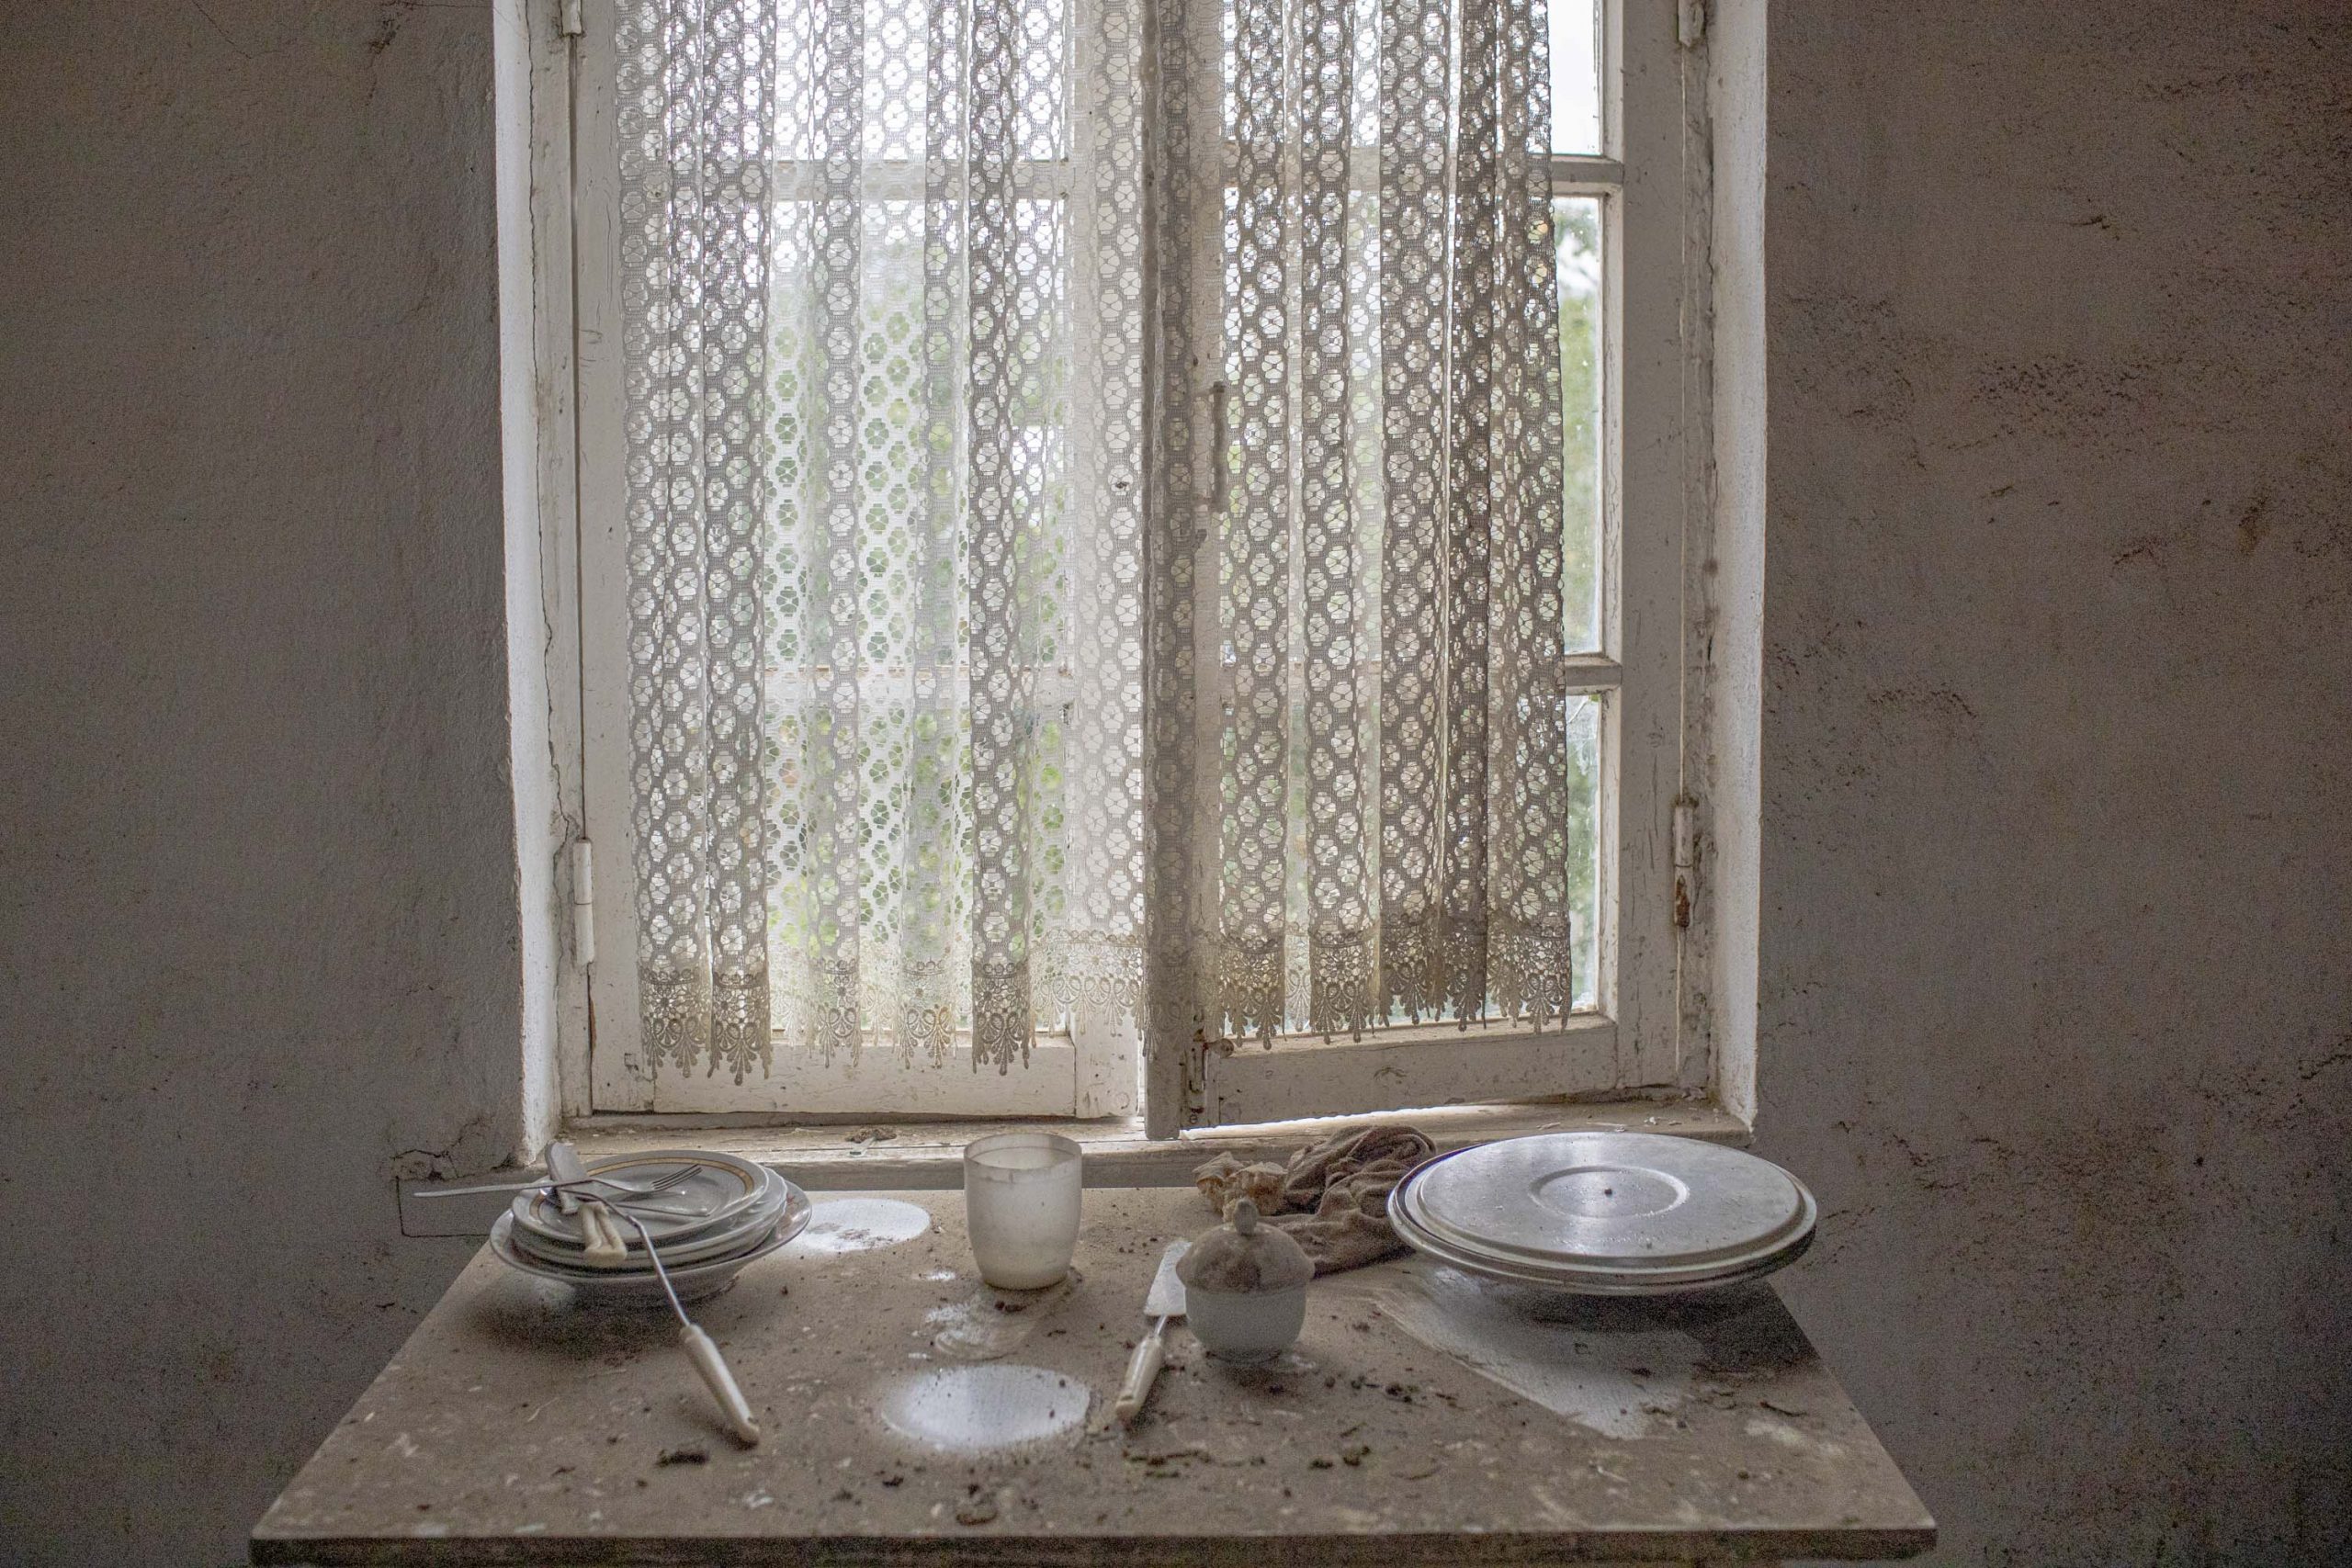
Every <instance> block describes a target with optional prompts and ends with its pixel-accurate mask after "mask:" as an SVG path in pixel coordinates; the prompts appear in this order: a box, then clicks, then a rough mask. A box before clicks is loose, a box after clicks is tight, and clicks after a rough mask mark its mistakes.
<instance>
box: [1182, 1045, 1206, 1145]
mask: <svg viewBox="0 0 2352 1568" xmlns="http://www.w3.org/2000/svg"><path fill="white" fill-rule="evenodd" d="M1208 1055H1209V1037H1208V1036H1207V1035H1206V1034H1205V1033H1204V1032H1201V1031H1200V1030H1197V1029H1195V1030H1194V1031H1193V1038H1192V1039H1191V1040H1190V1041H1188V1042H1186V1043H1185V1046H1184V1114H1183V1118H1182V1122H1180V1125H1182V1126H1186V1127H1197V1126H1199V1125H1200V1124H1201V1122H1202V1119H1203V1118H1204V1117H1205V1116H1206V1115H1207V1114H1208V1100H1209V1094H1208Z"/></svg>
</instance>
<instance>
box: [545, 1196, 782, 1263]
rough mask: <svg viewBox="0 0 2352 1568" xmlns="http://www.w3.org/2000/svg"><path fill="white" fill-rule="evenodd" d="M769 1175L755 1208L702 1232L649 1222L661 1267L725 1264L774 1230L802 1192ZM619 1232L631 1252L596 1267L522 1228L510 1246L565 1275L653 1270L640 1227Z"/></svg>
mask: <svg viewBox="0 0 2352 1568" xmlns="http://www.w3.org/2000/svg"><path fill="white" fill-rule="evenodd" d="M766 1175H767V1185H766V1188H765V1190H763V1191H762V1192H761V1194H760V1196H759V1197H758V1198H757V1199H756V1200H754V1201H753V1202H752V1205H751V1207H749V1208H747V1209H744V1210H741V1211H740V1212H739V1213H734V1214H731V1215H729V1216H728V1217H727V1218H725V1219H723V1220H721V1221H719V1222H718V1223H717V1224H711V1225H708V1226H706V1227H704V1228H703V1229H701V1230H697V1231H690V1232H687V1233H685V1234H684V1235H662V1232H661V1231H660V1230H659V1229H657V1228H655V1227H654V1226H653V1225H652V1224H651V1222H650V1219H649V1221H648V1224H647V1228H648V1229H649V1230H651V1231H652V1232H653V1242H654V1245H655V1246H656V1247H660V1248H661V1249H662V1262H664V1263H670V1264H680V1263H699V1262H701V1261H703V1260H705V1259H706V1258H723V1257H725V1256H726V1255H727V1254H729V1253H730V1252H741V1251H742V1250H743V1248H744V1247H747V1246H749V1245H751V1244H752V1242H753V1241H755V1240H757V1239H759V1238H762V1237H764V1236H765V1235H767V1234H768V1232H769V1231H771V1230H774V1229H775V1224H776V1221H777V1220H778V1219H779V1218H781V1217H782V1215H783V1213H784V1211H785V1208H786V1204H787V1203H789V1202H790V1201H791V1194H792V1193H793V1192H794V1191H795V1190H797V1189H795V1188H794V1187H793V1185H792V1183H790V1182H789V1181H786V1179H784V1178H783V1177H781V1176H778V1175H776V1174H775V1172H774V1171H769V1172H767V1173H766ZM620 1231H621V1238H622V1240H623V1241H624V1242H625V1243H626V1244H627V1247H628V1250H627V1253H626V1254H625V1255H624V1256H623V1257H622V1258H618V1259H616V1260H615V1261H612V1262H609V1263H603V1262H597V1261H594V1260H593V1259H591V1258H589V1257H588V1255H587V1252H586V1251H585V1249H584V1248H582V1247H580V1246H577V1245H575V1244H573V1243H571V1242H568V1241H553V1240H550V1239H548V1237H546V1236H544V1235H539V1234H538V1233H537V1231H534V1230H531V1229H528V1228H526V1226H524V1225H523V1224H519V1223H518V1224H516V1225H515V1228H514V1230H513V1232H512V1233H511V1235H510V1240H511V1241H512V1242H513V1244H514V1247H515V1251H517V1252H520V1253H523V1254H525V1255H526V1256H528V1257H532V1258H537V1259H539V1260H540V1261H541V1262H543V1263H552V1264H555V1265H557V1266H558V1267H560V1268H564V1269H587V1270H595V1271H605V1270H611V1269H644V1268H646V1267H648V1265H647V1263H646V1261H645V1247H644V1244H643V1243H642V1242H641V1241H640V1240H639V1236H638V1235H637V1227H636V1226H635V1225H632V1224H629V1223H628V1221H627V1220H623V1221H622V1222H621V1226H620Z"/></svg>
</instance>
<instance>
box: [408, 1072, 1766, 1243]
mask: <svg viewBox="0 0 2352 1568" xmlns="http://www.w3.org/2000/svg"><path fill="white" fill-rule="evenodd" d="M1374 1121H1407V1122H1411V1123H1412V1124H1413V1125H1414V1126H1416V1127H1419V1129H1420V1130H1421V1131H1422V1132H1424V1133H1426V1134H1429V1135H1430V1139H1431V1140H1433V1141H1434V1142H1435V1143H1436V1145H1437V1146H1438V1147H1439V1149H1440V1150H1445V1149H1455V1148H1460V1147H1461V1146H1463V1145H1464V1144H1480V1143H1491V1142H1492V1141H1494V1140H1495V1139H1497V1138H1510V1137H1516V1136H1518V1135H1519V1134H1524V1133H1562V1132H1581V1131H1589V1132H1596V1133H1624V1132H1630V1133H1668V1134H1674V1135H1676V1136H1678V1137H1684V1138H1703V1139H1705V1140H1706V1141H1707V1142H1709V1143H1713V1144H1731V1145H1746V1144H1747V1141H1748V1138H1749V1129H1748V1125H1747V1122H1743V1121H1741V1120H1740V1119H1739V1118H1738V1117H1736V1116H1735V1115H1733V1114H1732V1113H1731V1112H1729V1111H1724V1110H1723V1109H1722V1108H1721V1107H1719V1106H1717V1105H1716V1104H1714V1103H1713V1101H1711V1100H1596V1101H1590V1102H1582V1101H1579V1102H1557V1101H1555V1102H1554V1103H1551V1104H1547V1105H1456V1106H1448V1107H1445V1108H1443V1109H1441V1110H1435V1111H1390V1112H1386V1113H1385V1114H1382V1115H1363V1116H1334V1117H1323V1118H1318V1119H1317V1120H1315V1121H1309V1122H1264V1123H1261V1124H1259V1125H1256V1126H1249V1127H1204V1128H1202V1129H1199V1130H1198V1131H1195V1132H1192V1133H1188V1134H1184V1135H1183V1136H1182V1137H1177V1138H1160V1139H1152V1138H1147V1137H1145V1136H1144V1135H1143V1124H1142V1122H1140V1121H1137V1120H1135V1119H1131V1118H1120V1119H1116V1120H1106V1121H1101V1122H1061V1121H1046V1120H1044V1119H1037V1120H1035V1121H1029V1122H1019V1121H1012V1120H997V1121H988V1122H978V1121H964V1122H948V1121H899V1122H892V1121H889V1120H887V1119H883V1118H876V1119H875V1120H873V1121H870V1122H842V1121H834V1122H825V1123H821V1124H812V1123H810V1122H807V1121H805V1120H803V1121H798V1122H782V1121H779V1120H777V1119H775V1118H773V1117H771V1118H766V1119H765V1120H764V1124H761V1123H762V1119H760V1118H756V1117H752V1116H746V1115H741V1114H736V1115H724V1116H722V1115H696V1114H689V1113H683V1112H680V1113H671V1114H667V1115H605V1116H586V1117H577V1118H574V1119H573V1120H572V1121H571V1122H570V1123H569V1124H567V1125H566V1126H565V1128H564V1136H566V1137H568V1138H570V1139H571V1141H572V1142H573V1143H574V1144H576V1145H579V1148H580V1152H581V1154H582V1155H583V1156H586V1157H587V1158H589V1159H592V1160H593V1159H600V1158H605V1157H607V1156H613V1155H625V1154H642V1153H646V1152H649V1151H650V1150H654V1149H674V1148H679V1147H681V1146H684V1145H693V1146H694V1147H695V1148H701V1149H713V1150H717V1151H718V1152H719V1153H721V1154H731V1155H739V1156H742V1157H743V1158H745V1159H750V1160H757V1161H759V1162H761V1163H762V1164H765V1165H773V1166H776V1167H779V1168H782V1169H784V1170H785V1171H786V1172H787V1173H789V1174H790V1176H791V1177H792V1179H794V1180H795V1181H797V1182H798V1183H799V1184H800V1185H801V1186H802V1187H804V1188H806V1189H808V1190H811V1191H816V1192H827V1191H831V1192H840V1191H853V1190H861V1189H863V1190H874V1189H880V1188H891V1189H897V1190H901V1191H915V1190H932V1191H952V1190H956V1189H958V1188H960V1187H962V1186H963V1185H964V1170H963V1151H964V1145H966V1144H967V1143H970V1142H971V1141H972V1140H973V1139H974V1138H977V1137H979V1136H981V1135H983V1134H988V1133H998V1132H1002V1131H1003V1130H1004V1129H1005V1128H1007V1127H1010V1126H1046V1127H1051V1128H1052V1129H1054V1130H1055V1131H1057V1132H1059V1133H1062V1134H1067V1135H1068V1136H1069V1137H1072V1138H1075V1139H1077V1140H1078V1141H1079V1143H1080V1145H1083V1146H1084V1148H1085V1150H1086V1185H1088V1186H1089V1187H1182V1186H1184V1185H1186V1184H1187V1183H1189V1182H1190V1181H1191V1180H1192V1179H1193V1168H1194V1167H1196V1166H1199V1165H1201V1164H1202V1163H1204V1161H1207V1160H1210V1159H1213V1158H1215V1157H1216V1156H1218V1155H1222V1154H1229V1155H1233V1156H1238V1157H1239V1158H1241V1159H1244V1160H1250V1161H1256V1160H1274V1161H1277V1162H1279V1161H1281V1160H1283V1159H1285V1158H1287V1157H1288V1156H1290V1154H1291V1152H1292V1151H1293V1150H1295V1149H1297V1148H1299V1147H1300V1146H1302V1145H1305V1144H1306V1143H1308V1142H1310V1141H1311V1140H1313V1139H1315V1138H1316V1137H1318V1136H1320V1135H1321V1134H1324V1133H1326V1132H1328V1131H1329V1130H1331V1129H1332V1128H1335V1127H1341V1126H1349V1125H1355V1124H1361V1123H1363V1122H1374ZM746 1123H752V1124H749V1125H747V1124H746ZM853 1140H857V1141H853ZM510 1172H511V1168H510ZM497 1174H498V1173H496V1172H484V1173H481V1176H480V1177H475V1176H473V1175H471V1174H469V1177H468V1184H469V1185H470V1184H472V1183H474V1182H475V1181H478V1180H481V1179H495V1177H496V1176H497ZM450 1185H453V1183H451V1182H448V1181H446V1180H432V1181H411V1180H401V1181H399V1182H397V1183H396V1184H395V1190H396V1191H397V1194H398V1197H399V1201H400V1211H401V1235H406V1236H410V1237H413V1238H419V1239H422V1238H425V1237H458V1236H482V1235H488V1234H489V1233H490V1226H491V1222H492V1220H494V1219H496V1218H497V1216H498V1215H499V1214H500V1213H502V1212H503V1210H504V1209H505V1208H506V1206H507V1203H508V1201H509V1196H508V1195H507V1194H504V1193H498V1192H488V1193H483V1194H481V1195H478V1196H471V1197H458V1198H451V1199H446V1200H437V1201H425V1202H415V1201H413V1199H414V1198H415V1197H416V1196H417V1195H418V1194H419V1193H421V1192H429V1191H431V1190H433V1189H435V1188H436V1187H447V1186H450Z"/></svg>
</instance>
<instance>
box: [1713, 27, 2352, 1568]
mask: <svg viewBox="0 0 2352 1568" xmlns="http://www.w3.org/2000/svg"><path fill="white" fill-rule="evenodd" d="M2347 168H2352V9H2347V8H2346V7H2345V6H2342V5H2340V4H2337V3H2335V0H2304V3H2293V0H2259V3H2252V4H2245V5H2234V6H2213V5H2208V4H2203V3H2201V0H2128V3H2126V0H2076V3H2070V4H2065V5H2052V4H2048V3H2047V0H1976V3H1974V4H1971V5H1965V6H1958V5H1939V6H1925V5H1921V6H1909V5H1905V6H1888V5H1882V4H1871V3H1869V0H1804V3H1802V4H1800V3H1796V0H1788V3H1779V4H1774V5H1773V6H1771V18H1770V144H1769V163H1768V171H1767V175H1766V179H1767V188H1768V201H1767V213H1766V224H1765V228H1766V246H1767V266H1766V273H1765V282H1766V312H1767V327H1768V336H1769V340H1770V518H1769V524H1770V526H1769V533H1768V536H1767V551H1766V555H1767V558H1766V570H1765V583H1766V592H1765V611H1764V637H1763V640H1764V655H1765V677H1764V700H1765V716H1764V730H1763V834H1762V846H1761V857H1760V858H1761V871H1762V879H1763V886H1762V921H1763V953H1762V963H1761V973H1760V980H1759V986H1760V992H1761V1014H1760V1027H1759V1035H1760V1044H1761V1058H1760V1059H1761V1083H1760V1097H1761V1101H1762V1104H1761V1117H1762V1122H1761V1146H1762V1149H1763V1151H1764V1152H1765V1153H1767V1154H1770V1155H1772V1156H1777V1157H1779V1158H1781V1159H1783V1160H1785V1161H1787V1162H1788V1163H1789V1164H1790V1165H1791V1166H1792V1167H1793V1168H1796V1169H1798V1170H1800V1171H1802V1172H1803V1173H1804V1175H1805V1176H1806V1177H1807V1178H1808V1179H1811V1180H1812V1181H1813V1182H1814V1183H1815V1187H1816V1190H1818V1191H1819V1193H1820V1196H1821V1199H1822V1201H1823V1205H1824V1208H1825V1210H1826V1221H1825V1224H1824V1227H1823V1230H1824V1240H1823V1242H1822V1244H1821V1245H1820V1246H1819V1247H1816V1249H1815V1253H1814V1256H1813V1257H1812V1258H1809V1259H1808V1260H1807V1261H1806V1263H1805V1264H1804V1265H1803V1266H1802V1269H1801V1270H1800V1272H1799V1273H1798V1275H1797V1276H1796V1277H1795V1278H1794V1280H1792V1283H1791V1284H1790V1286H1789V1287H1788V1290H1787V1294H1788V1296H1789V1298H1790V1300H1791V1302H1792V1304H1793V1305H1794V1306H1795V1308H1796V1309H1797V1312H1798V1315H1799V1316H1800V1317H1801V1318H1802V1319H1803V1320H1804V1323H1805V1324H1806V1325H1807V1326H1808V1327H1809V1328H1811V1329H1812V1330H1813V1331H1814V1333H1815V1335H1816V1337H1819V1338H1820V1339H1821V1341H1822V1342H1823V1344H1824V1345H1825V1346H1826V1348H1827V1349H1828V1351H1829V1353H1830V1355H1831V1358H1832V1359H1833V1360H1834V1361H1835V1363H1836V1365H1837V1367H1838V1371H1840V1372H1841V1373H1842V1374H1843V1375H1844V1376H1845V1378H1846V1379H1847V1381H1848V1382H1849V1384H1850V1385H1851V1386H1852V1388H1853V1391H1854V1393H1855V1395H1856V1397H1857V1398H1858V1399H1859V1401H1860V1404H1861V1405H1862V1407H1863V1408H1864V1409H1865V1410H1866V1411H1868V1412H1869V1414H1870V1416H1871V1419H1872V1420H1873V1422H1875V1423H1876V1424H1877V1425H1878V1427H1879V1428H1880V1430H1881V1431H1882V1432H1883V1434H1884V1436H1885V1438H1886V1440H1887V1444H1888V1447H1889V1448H1890V1449H1891V1450H1893V1451H1894V1455H1895V1457H1896V1458H1897V1459H1898V1460H1899V1461H1901V1462H1902V1463H1903V1465H1904V1466H1905V1469H1906V1471H1907V1472H1909V1473H1910V1475H1911V1477H1912V1479H1913V1480H1914V1481H1915V1482H1916V1483H1917V1486H1918V1489H1919V1491H1920V1493H1921V1495H1923V1496H1925V1497H1926V1499H1927V1501H1928V1505H1929V1506H1930V1507H1932V1508H1933V1509H1934V1510H1935V1512H1936V1514H1937V1515H1938V1517H1939V1519H1940V1520H1941V1521H1942V1523H1943V1526H1944V1531H1945V1540H1946V1545H1945V1547H1944V1549H1943V1551H1941V1552H1940V1553H1939V1561H1940V1562H1950V1563H1968V1564H1980V1563H1981V1564H2007V1563H2018V1564H2034V1565H2056V1564H2071V1563H2086V1564H2087V1563H2099V1564H2110V1563H2133V1564H2143V1563H2165V1564H2177V1563H2222V1562H2230V1563H2249V1564H2253V1563H2260V1564H2284V1563H2322V1562H2332V1563H2340V1562H2346V1561H2352V1441H2347V1438H2352V1380H2348V1379H2347V1365H2348V1364H2352V1363H2347V1359H2346V1346H2347V1345H2352V1253H2347V1250H2346V1247H2347V1230H2352V1227H2347V1224H2346V1218H2347V1208H2348V1207H2352V1206H2348V1205H2347V1201H2346V1200H2347V1196H2352V1163H2348V1162H2347V1161H2346V1157H2345V1151H2346V1148H2347V1146H2352V1034H2347V1031H2352V946H2347V941H2346V908H2347V906H2352V626H2348V624H2347V615H2352V425H2347V418H2348V417H2352V185H2347V175H2346V170H2347Z"/></svg>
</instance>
